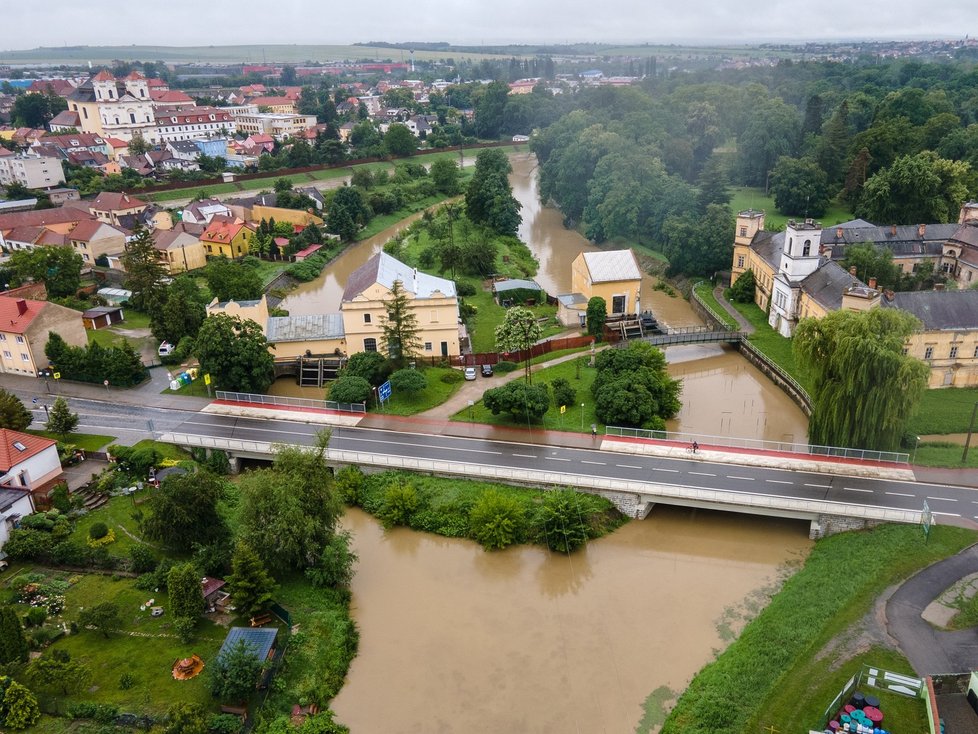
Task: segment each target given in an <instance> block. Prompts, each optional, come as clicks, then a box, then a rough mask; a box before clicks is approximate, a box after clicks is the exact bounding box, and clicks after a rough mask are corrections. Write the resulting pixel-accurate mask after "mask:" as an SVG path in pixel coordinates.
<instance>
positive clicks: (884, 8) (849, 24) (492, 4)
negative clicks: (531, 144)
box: [0, 0, 978, 50]
mask: <svg viewBox="0 0 978 734" xmlns="http://www.w3.org/2000/svg"><path fill="white" fill-rule="evenodd" d="M4 6H5V7H4V8H3V12H2V14H0V18H2V23H0V49H5V50H10V49H27V48H34V47H37V46H63V45H113V46H114V45H129V44H137V45H167V46H197V45H215V46H217V45H231V44H239V43H247V44H256V43H270V44H271V43H276V44H277V43H299V44H316V43H319V44H349V43H356V42H367V41H391V42H396V41H448V42H450V43H454V44H481V43H486V44H489V43H506V42H518V43H534V42H558V43H559V42H572V41H602V42H623V43H624V42H636V41H637V42H644V41H648V42H651V43H656V42H673V41H682V42H696V41H701V42H709V41H716V40H722V41H728V42H739V43H747V42H751V41H757V40H772V39H773V40H790V41H798V42H803V41H805V40H827V39H828V40H831V39H843V38H862V39H867V38H868V39H893V38H961V37H963V36H964V35H965V34H967V33H968V32H969V31H971V30H972V27H971V26H972V25H976V26H978V22H976V21H975V19H976V17H978V16H976V15H975V12H974V11H975V7H976V5H975V0H926V1H925V0H674V1H673V2H665V1H664V0H491V1H489V0H406V1H405V0H398V1H396V2H395V1H394V0H366V2H349V1H347V2H341V1H340V0H332V1H331V2H321V1H320V2H316V1H315V0H234V1H233V2H229V1H228V0H210V2H208V1H207V0H165V2H155V1H154V2H149V1H148V0H129V1H128V2H119V0H48V2H45V3H42V4H40V5H39V4H37V3H31V2H11V3H4Z"/></svg>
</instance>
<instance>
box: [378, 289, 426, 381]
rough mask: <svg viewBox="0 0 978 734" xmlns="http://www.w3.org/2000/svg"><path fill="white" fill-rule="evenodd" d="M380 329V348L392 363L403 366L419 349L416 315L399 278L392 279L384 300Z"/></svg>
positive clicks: (418, 329) (418, 330) (419, 340)
mask: <svg viewBox="0 0 978 734" xmlns="http://www.w3.org/2000/svg"><path fill="white" fill-rule="evenodd" d="M381 329H383V334H382V335H381V339H380V348H381V350H382V351H383V352H385V353H386V354H387V356H388V357H390V360H391V362H393V363H394V364H396V365H401V366H403V365H405V364H407V362H408V360H410V359H411V358H413V357H415V356H417V354H418V353H419V352H420V351H421V346H422V344H421V337H420V336H418V334H419V333H420V328H419V326H418V317H417V316H416V315H415V313H414V309H413V308H412V304H411V299H410V298H408V294H407V292H406V291H405V290H404V284H403V283H402V282H401V281H400V280H395V281H394V284H393V286H392V287H391V294H390V297H389V298H388V299H387V300H386V301H384V316H383V317H382V318H381Z"/></svg>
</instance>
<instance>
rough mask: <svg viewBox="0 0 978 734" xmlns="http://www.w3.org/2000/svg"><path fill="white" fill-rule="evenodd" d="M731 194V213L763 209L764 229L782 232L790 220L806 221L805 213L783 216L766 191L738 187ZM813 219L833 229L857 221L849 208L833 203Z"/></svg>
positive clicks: (732, 189) (731, 190)
mask: <svg viewBox="0 0 978 734" xmlns="http://www.w3.org/2000/svg"><path fill="white" fill-rule="evenodd" d="M730 193H731V194H733V198H732V199H731V200H730V209H731V211H733V213H734V214H737V213H738V212H742V211H744V210H745V209H763V210H764V229H766V230H768V231H780V230H782V229H784V226H785V224H786V223H787V222H788V220H789V219H795V220H799V219H805V213H804V212H796V213H792V214H782V213H781V212H779V211H778V210H777V209H776V208H775V206H774V197H773V196H765V195H764V189H761V188H749V187H746V186H738V187H734V188H731V189H730ZM813 218H814V219H817V220H818V221H820V222H821V223H822V224H823V225H824V226H826V227H831V226H832V225H833V224H839V223H841V222H848V221H849V220H850V219H855V215H854V214H853V213H852V212H851V211H850V210H849V209H848V208H846V207H844V206H842V205H841V204H839V203H837V202H834V201H833V202H832V203H831V204H830V205H829V208H828V210H827V211H826V212H825V214H823V215H822V216H820V217H813Z"/></svg>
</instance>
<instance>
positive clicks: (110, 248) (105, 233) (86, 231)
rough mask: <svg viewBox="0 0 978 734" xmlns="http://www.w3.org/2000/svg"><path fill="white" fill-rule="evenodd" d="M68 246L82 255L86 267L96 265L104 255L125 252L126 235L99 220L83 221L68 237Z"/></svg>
mask: <svg viewBox="0 0 978 734" xmlns="http://www.w3.org/2000/svg"><path fill="white" fill-rule="evenodd" d="M67 240H68V244H70V245H71V247H72V248H73V249H74V251H75V252H77V253H78V254H79V255H81V257H82V260H84V262H85V265H94V264H95V261H96V260H98V259H99V258H100V257H102V256H103V255H104V256H106V257H111V256H118V255H121V254H122V253H123V252H125V249H126V233H125V232H123V231H122V230H121V229H118V228H117V227H114V226H112V225H111V224H106V223H105V222H102V221H100V220H98V219H83V220H82V221H80V222H79V223H78V224H77V225H75V228H74V229H72V230H71V232H69V233H68V235H67Z"/></svg>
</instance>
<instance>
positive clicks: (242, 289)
mask: <svg viewBox="0 0 978 734" xmlns="http://www.w3.org/2000/svg"><path fill="white" fill-rule="evenodd" d="M204 279H205V280H206V281H207V288H208V289H209V290H210V292H211V294H212V295H213V296H214V297H215V298H217V300H219V301H252V300H255V299H258V298H261V294H262V282H261V276H260V275H258V272H257V271H256V270H254V269H252V268H243V267H241V264H240V263H235V262H232V261H231V260H228V259H227V258H226V257H217V258H214V259H213V260H211V261H210V262H209V263H207V267H206V268H204Z"/></svg>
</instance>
